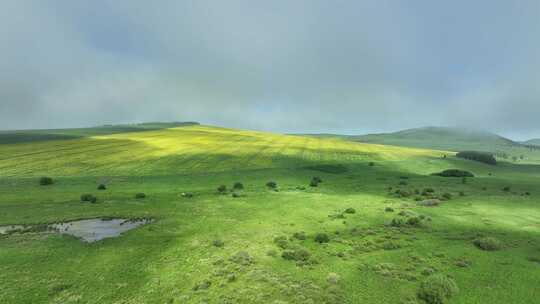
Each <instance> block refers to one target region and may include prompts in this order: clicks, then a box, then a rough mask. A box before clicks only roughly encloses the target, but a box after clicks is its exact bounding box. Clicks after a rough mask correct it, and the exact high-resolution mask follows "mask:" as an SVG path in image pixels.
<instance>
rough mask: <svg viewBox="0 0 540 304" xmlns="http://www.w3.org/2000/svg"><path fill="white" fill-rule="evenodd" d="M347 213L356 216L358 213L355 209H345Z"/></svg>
mask: <svg viewBox="0 0 540 304" xmlns="http://www.w3.org/2000/svg"><path fill="white" fill-rule="evenodd" d="M345 213H349V214H354V213H356V210H355V209H354V208H347V209H345Z"/></svg>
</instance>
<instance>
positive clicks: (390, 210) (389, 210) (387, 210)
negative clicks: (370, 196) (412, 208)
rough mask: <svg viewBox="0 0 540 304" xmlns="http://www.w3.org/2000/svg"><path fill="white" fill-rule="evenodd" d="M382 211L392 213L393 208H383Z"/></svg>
mask: <svg viewBox="0 0 540 304" xmlns="http://www.w3.org/2000/svg"><path fill="white" fill-rule="evenodd" d="M384 211H386V212H394V208H392V207H386V208H384Z"/></svg>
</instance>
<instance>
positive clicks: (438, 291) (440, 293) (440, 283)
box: [417, 274, 459, 304]
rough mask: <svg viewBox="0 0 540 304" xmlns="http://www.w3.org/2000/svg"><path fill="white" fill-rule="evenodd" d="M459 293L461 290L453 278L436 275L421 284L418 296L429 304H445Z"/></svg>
mask: <svg viewBox="0 0 540 304" xmlns="http://www.w3.org/2000/svg"><path fill="white" fill-rule="evenodd" d="M458 292H459V288H458V287H457V284H456V282H454V280H452V278H450V277H448V276H447V275H443V274H434V275H431V276H429V277H428V278H427V279H426V280H425V281H423V282H422V283H421V284H420V289H419V290H418V292H417V296H418V298H419V299H421V300H424V301H425V302H426V303H427V304H444V303H447V301H448V300H449V299H450V298H451V297H452V296H454V295H455V294H457V293H458Z"/></svg>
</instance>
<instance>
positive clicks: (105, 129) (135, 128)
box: [0, 122, 197, 144]
mask: <svg viewBox="0 0 540 304" xmlns="http://www.w3.org/2000/svg"><path fill="white" fill-rule="evenodd" d="M193 124H197V123H193V122H169V123H167V122H165V123H164V122H150V123H140V124H130V125H106V126H100V127H93V128H74V129H43V130H15V131H0V144H16V143H23V142H38V141H50V140H65V139H77V138H83V137H89V136H97V135H110V134H118V133H128V132H143V131H150V130H161V129H166V128H173V127H180V126H190V125H193Z"/></svg>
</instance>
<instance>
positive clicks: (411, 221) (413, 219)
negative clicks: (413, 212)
mask: <svg viewBox="0 0 540 304" xmlns="http://www.w3.org/2000/svg"><path fill="white" fill-rule="evenodd" d="M421 222H422V221H421V220H420V218H419V217H416V216H415V217H410V218H408V219H407V225H409V226H414V227H418V226H420V223H421Z"/></svg>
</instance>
